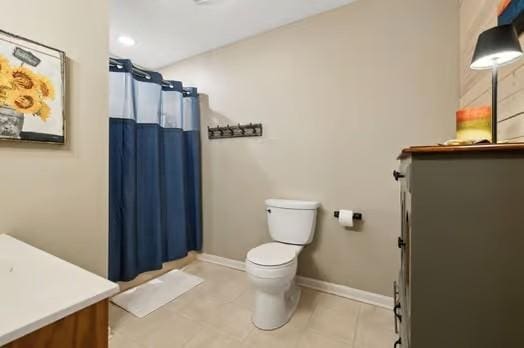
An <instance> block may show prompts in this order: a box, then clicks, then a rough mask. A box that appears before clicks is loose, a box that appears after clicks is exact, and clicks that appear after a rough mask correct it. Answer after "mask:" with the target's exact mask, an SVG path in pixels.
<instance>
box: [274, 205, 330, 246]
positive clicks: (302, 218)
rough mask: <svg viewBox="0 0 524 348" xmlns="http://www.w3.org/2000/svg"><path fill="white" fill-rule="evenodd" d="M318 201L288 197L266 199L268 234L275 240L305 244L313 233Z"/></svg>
mask: <svg viewBox="0 0 524 348" xmlns="http://www.w3.org/2000/svg"><path fill="white" fill-rule="evenodd" d="M319 206H320V203H319V202H312V201H296V200H288V199H268V200H266V214H267V223H268V228H269V234H270V235H271V238H272V239H273V240H275V241H278V242H282V243H288V244H297V245H305V244H309V243H311V241H312V240H313V235H314V233H315V227H316V221H317V210H318V207H319Z"/></svg>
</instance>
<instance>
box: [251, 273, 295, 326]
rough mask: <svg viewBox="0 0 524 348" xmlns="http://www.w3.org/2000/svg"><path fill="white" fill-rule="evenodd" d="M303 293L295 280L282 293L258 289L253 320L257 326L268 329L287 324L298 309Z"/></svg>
mask: <svg viewBox="0 0 524 348" xmlns="http://www.w3.org/2000/svg"><path fill="white" fill-rule="evenodd" d="M301 293H302V291H301V289H300V287H298V286H296V284H295V282H294V281H293V282H292V285H291V286H290V288H289V289H288V290H287V291H285V292H284V293H282V294H274V293H267V292H263V291H257V292H256V293H255V308H254V313H253V316H252V318H251V321H252V322H253V324H254V325H255V326H256V327H257V328H259V329H261V330H267V331H269V330H275V329H278V328H280V327H282V326H284V325H286V324H287V323H288V322H289V320H290V319H291V317H292V316H293V314H294V313H295V311H296V309H297V306H298V303H299V301H300V295H301Z"/></svg>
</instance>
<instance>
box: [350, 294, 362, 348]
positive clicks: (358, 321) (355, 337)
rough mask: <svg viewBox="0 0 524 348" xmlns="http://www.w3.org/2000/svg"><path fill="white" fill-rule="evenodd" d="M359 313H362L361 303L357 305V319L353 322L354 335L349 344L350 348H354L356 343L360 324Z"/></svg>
mask: <svg viewBox="0 0 524 348" xmlns="http://www.w3.org/2000/svg"><path fill="white" fill-rule="evenodd" d="M361 313H362V303H360V304H359V305H358V313H357V319H356V320H355V333H354V334H353V342H352V343H351V348H355V344H356V343H357V335H358V326H359V324H360V314H361Z"/></svg>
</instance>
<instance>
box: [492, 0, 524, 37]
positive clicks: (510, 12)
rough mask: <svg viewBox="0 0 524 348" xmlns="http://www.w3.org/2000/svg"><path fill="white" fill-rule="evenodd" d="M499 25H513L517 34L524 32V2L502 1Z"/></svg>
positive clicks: (499, 10) (521, 0)
mask: <svg viewBox="0 0 524 348" xmlns="http://www.w3.org/2000/svg"><path fill="white" fill-rule="evenodd" d="M498 24H499V25H502V24H513V25H514V26H515V29H517V33H518V34H519V35H520V34H522V33H523V32H524V0H500V3H499V7H498Z"/></svg>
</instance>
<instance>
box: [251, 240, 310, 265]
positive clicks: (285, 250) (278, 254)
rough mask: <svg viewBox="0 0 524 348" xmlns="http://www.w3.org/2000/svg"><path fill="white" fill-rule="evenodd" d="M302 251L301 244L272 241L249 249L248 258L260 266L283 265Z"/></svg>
mask: <svg viewBox="0 0 524 348" xmlns="http://www.w3.org/2000/svg"><path fill="white" fill-rule="evenodd" d="M300 251H302V246H301V245H293V244H284V243H277V242H271V243H266V244H262V245H259V246H257V247H256V248H253V249H251V250H249V251H248V253H247V260H248V261H249V262H251V263H254V264H256V265H259V266H266V267H275V266H283V265H286V264H288V263H291V262H292V261H293V260H295V258H296V256H297V255H298V254H299V253H300Z"/></svg>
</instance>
